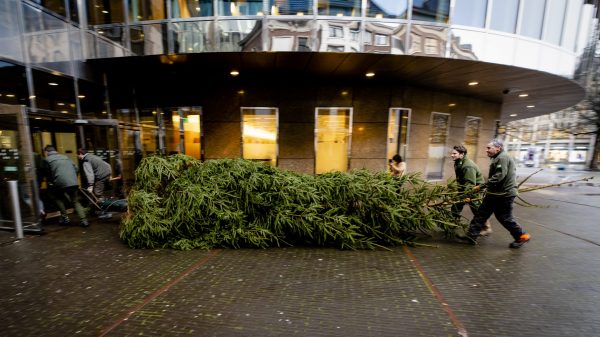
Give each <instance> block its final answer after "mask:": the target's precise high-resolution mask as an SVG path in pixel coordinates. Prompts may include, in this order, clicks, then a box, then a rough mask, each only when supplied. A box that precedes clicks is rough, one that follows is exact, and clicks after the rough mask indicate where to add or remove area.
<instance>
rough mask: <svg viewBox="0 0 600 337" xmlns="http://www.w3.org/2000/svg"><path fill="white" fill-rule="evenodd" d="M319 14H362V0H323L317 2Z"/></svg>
mask: <svg viewBox="0 0 600 337" xmlns="http://www.w3.org/2000/svg"><path fill="white" fill-rule="evenodd" d="M317 6H318V14H319V15H331V16H360V15H361V1H360V0H322V1H319V2H318V3H317Z"/></svg>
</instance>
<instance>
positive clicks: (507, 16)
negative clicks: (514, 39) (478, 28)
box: [490, 0, 519, 33]
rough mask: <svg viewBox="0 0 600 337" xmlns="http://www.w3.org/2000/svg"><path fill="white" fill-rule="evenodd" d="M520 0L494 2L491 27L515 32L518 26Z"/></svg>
mask: <svg viewBox="0 0 600 337" xmlns="http://www.w3.org/2000/svg"><path fill="white" fill-rule="evenodd" d="M518 11H519V0H502V1H494V2H493V3H492V18H491V22H490V28H491V29H493V30H499V31H501V32H506V33H514V32H515V29H516V27H517V13H518Z"/></svg>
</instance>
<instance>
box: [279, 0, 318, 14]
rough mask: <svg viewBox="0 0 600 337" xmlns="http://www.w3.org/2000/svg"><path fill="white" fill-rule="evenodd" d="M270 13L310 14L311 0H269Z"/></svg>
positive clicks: (311, 12) (311, 10)
mask: <svg viewBox="0 0 600 337" xmlns="http://www.w3.org/2000/svg"><path fill="white" fill-rule="evenodd" d="M269 11H270V12H269V14H270V15H307V14H308V15H312V14H313V0H308V1H294V0H269Z"/></svg>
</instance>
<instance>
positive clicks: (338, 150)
mask: <svg viewBox="0 0 600 337" xmlns="http://www.w3.org/2000/svg"><path fill="white" fill-rule="evenodd" d="M316 115H317V116H316V121H315V123H316V125H315V128H316V130H315V135H316V139H315V142H316V146H315V150H316V152H317V153H316V163H315V164H316V168H315V172H316V173H317V174H319V173H325V172H331V171H341V172H345V171H347V170H348V161H349V156H348V154H349V151H350V135H351V134H350V130H351V127H352V109H351V108H317V112H316Z"/></svg>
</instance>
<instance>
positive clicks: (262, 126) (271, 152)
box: [242, 108, 278, 166]
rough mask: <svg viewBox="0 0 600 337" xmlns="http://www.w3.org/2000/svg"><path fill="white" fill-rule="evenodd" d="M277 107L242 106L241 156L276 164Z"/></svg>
mask: <svg viewBox="0 0 600 337" xmlns="http://www.w3.org/2000/svg"><path fill="white" fill-rule="evenodd" d="M277 124H278V123H277V109H276V108H242V143H243V147H242V157H243V158H244V159H249V160H256V161H263V162H266V163H268V164H270V165H272V166H277Z"/></svg>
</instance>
